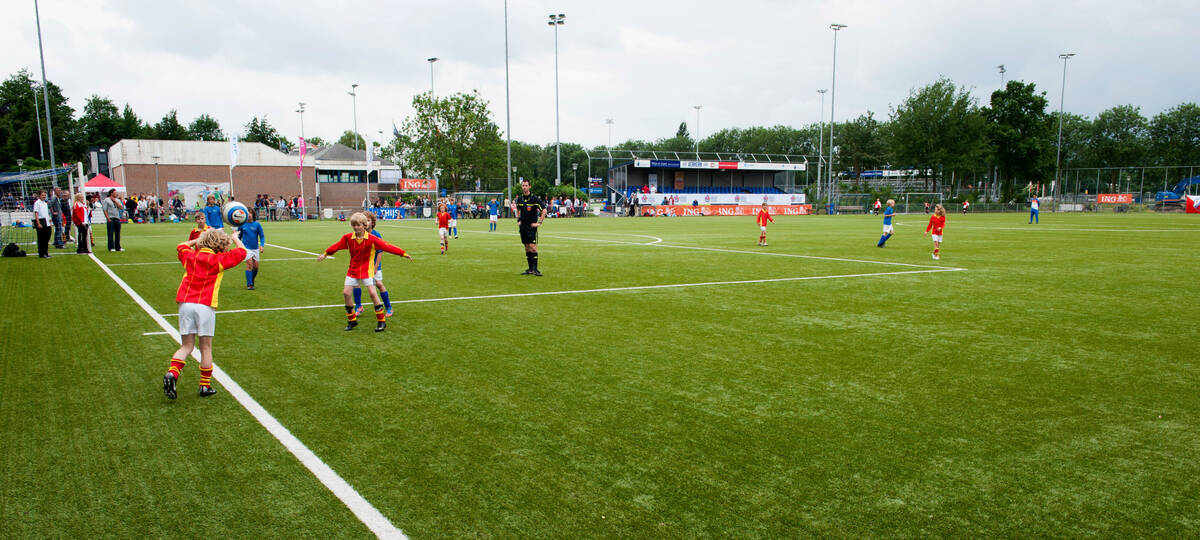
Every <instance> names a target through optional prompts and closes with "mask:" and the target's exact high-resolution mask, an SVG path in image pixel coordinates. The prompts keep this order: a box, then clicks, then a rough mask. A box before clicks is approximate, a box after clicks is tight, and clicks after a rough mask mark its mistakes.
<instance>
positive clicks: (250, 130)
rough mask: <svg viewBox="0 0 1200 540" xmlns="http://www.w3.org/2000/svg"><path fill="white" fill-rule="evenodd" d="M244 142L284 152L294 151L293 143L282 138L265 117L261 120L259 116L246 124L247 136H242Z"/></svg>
mask: <svg viewBox="0 0 1200 540" xmlns="http://www.w3.org/2000/svg"><path fill="white" fill-rule="evenodd" d="M242 140H243V141H246V142H260V143H263V144H265V145H267V146H269V147H271V148H274V149H276V150H281V151H283V152H290V151H291V149H292V143H291V141H288V140H287V139H284V138H283V137H281V136H280V135H279V132H278V131H276V130H275V127H274V126H272V125H271V124H270V122H267V117H266V116H265V115H264V116H263V117H262V119H261V120H260V119H259V118H258V117H257V116H255V117H254V118H251V119H250V122H248V123H247V124H246V134H245V135H244V136H242Z"/></svg>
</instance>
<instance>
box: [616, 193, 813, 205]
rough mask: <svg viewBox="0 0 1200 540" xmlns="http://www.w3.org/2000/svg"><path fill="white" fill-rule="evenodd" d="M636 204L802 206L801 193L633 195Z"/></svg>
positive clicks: (802, 197) (803, 201)
mask: <svg viewBox="0 0 1200 540" xmlns="http://www.w3.org/2000/svg"><path fill="white" fill-rule="evenodd" d="M635 197H636V198H637V200H638V204H639V205H642V206H653V205H658V204H662V203H663V199H664V198H665V199H668V201H667V204H672V203H676V202H678V203H679V204H680V205H684V206H686V205H690V204H692V201H695V202H696V204H700V205H709V204H736V205H754V206H757V205H760V204H762V203H764V202H765V203H767V204H804V203H805V202H807V201H805V200H804V194H803V193H790V194H789V193H771V194H763V193H666V194H663V193H659V194H649V193H639V194H637V195H635Z"/></svg>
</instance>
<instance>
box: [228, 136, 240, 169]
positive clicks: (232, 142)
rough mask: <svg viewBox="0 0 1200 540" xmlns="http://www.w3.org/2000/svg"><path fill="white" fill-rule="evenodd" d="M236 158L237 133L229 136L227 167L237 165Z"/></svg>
mask: <svg viewBox="0 0 1200 540" xmlns="http://www.w3.org/2000/svg"><path fill="white" fill-rule="evenodd" d="M237 160H238V138H237V135H234V136H233V137H230V138H229V168H230V169H232V168H234V167H237Z"/></svg>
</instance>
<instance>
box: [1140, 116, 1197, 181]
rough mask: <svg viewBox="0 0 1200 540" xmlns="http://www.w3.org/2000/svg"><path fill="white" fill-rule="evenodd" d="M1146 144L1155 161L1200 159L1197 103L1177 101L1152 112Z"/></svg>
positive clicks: (1186, 162)
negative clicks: (1152, 116) (1148, 139)
mask: <svg viewBox="0 0 1200 540" xmlns="http://www.w3.org/2000/svg"><path fill="white" fill-rule="evenodd" d="M1149 135H1150V148H1151V149H1152V150H1153V152H1154V156H1155V158H1156V159H1155V161H1157V162H1158V164H1159V165H1168V166H1169V165H1193V164H1196V163H1200V107H1197V106H1196V104H1195V103H1181V104H1179V105H1176V106H1174V107H1172V108H1170V109H1168V110H1166V111H1163V112H1161V113H1158V114H1156V115H1154V119H1153V120H1151V121H1150V129H1149Z"/></svg>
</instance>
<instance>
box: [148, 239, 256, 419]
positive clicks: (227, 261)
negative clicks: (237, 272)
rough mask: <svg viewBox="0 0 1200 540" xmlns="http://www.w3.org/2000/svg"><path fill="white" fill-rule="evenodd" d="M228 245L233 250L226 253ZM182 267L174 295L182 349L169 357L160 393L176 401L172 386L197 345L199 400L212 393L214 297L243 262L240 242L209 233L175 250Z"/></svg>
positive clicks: (215, 316)
mask: <svg viewBox="0 0 1200 540" xmlns="http://www.w3.org/2000/svg"><path fill="white" fill-rule="evenodd" d="M230 244H233V246H234V248H233V249H229V247H230ZM175 249H176V251H178V252H179V262H180V263H182V264H183V268H184V272H185V273H184V274H183V281H181V282H180V283H179V291H178V292H177V293H175V301H176V302H178V303H179V338H180V339H179V342H180V345H181V347H179V350H177V351H175V354H174V355H172V356H171V367H170V368H168V369H167V374H166V375H163V392H165V393H166V394H167V397H168V398H170V399H175V396H176V391H175V384H176V382H178V381H179V376H180V375H181V372H182V371H183V366H184V365H185V363H184V361H185V360H186V359H187V357H188V355H189V354H192V350H193V349H194V348H195V347H196V344H197V342H199V345H200V396H202V397H208V396H211V395H213V394H215V393H217V391H216V390H213V387H212V370H213V360H212V338H213V334H214V333H215V330H216V324H217V311H216V307H217V295H218V294H219V293H220V292H221V276H222V275H223V273H224V272H225V270H228V269H230V268H233V267H235V266H237V265H239V264H241V262H242V261H243V260H245V259H246V249H245V248H244V247H242V242H241V240H238V239H237V238H232V237H230V236H229V235H227V234H225V232H224V231H222V230H220V229H208V230H206V231H204V232H203V233H201V234H200V236H199V238H196V239H195V240H188V241H187V242H184V243H182V244H179V245H178V246H176V247H175Z"/></svg>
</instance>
